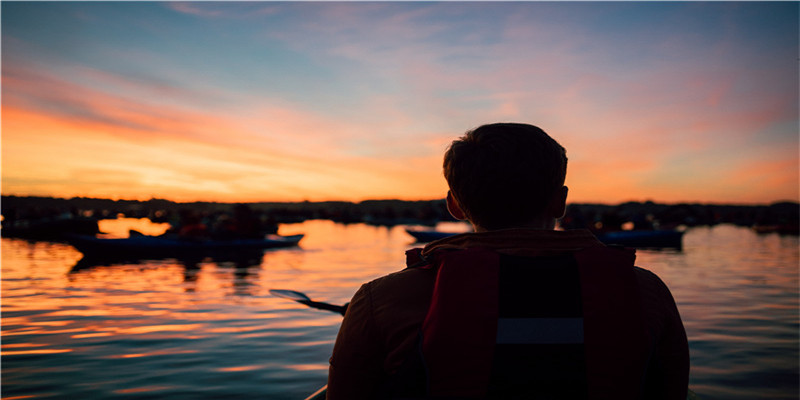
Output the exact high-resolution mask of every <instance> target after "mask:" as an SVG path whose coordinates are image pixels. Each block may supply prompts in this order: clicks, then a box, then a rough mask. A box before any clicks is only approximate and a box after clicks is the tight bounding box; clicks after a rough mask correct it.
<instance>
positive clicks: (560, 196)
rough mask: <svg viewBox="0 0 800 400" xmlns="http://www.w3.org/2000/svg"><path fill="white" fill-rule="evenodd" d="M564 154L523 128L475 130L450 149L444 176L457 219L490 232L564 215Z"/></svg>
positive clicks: (536, 132)
mask: <svg viewBox="0 0 800 400" xmlns="http://www.w3.org/2000/svg"><path fill="white" fill-rule="evenodd" d="M566 173H567V155H566V150H564V148H563V147H562V146H561V145H560V144H558V142H556V141H555V140H553V138H551V137H550V136H548V135H547V134H546V133H545V132H544V131H543V130H541V129H539V128H538V127H535V126H533V125H528V124H517V123H497V124H489V125H483V126H481V127H478V128H477V129H473V130H471V131H468V132H467V133H466V134H464V136H462V137H460V138H458V139H456V140H454V141H453V143H451V144H450V147H449V148H448V149H447V152H445V155H444V176H445V179H447V184H448V186H449V187H450V192H449V193H448V208H450V211H451V213H453V215H454V216H455V217H456V218H460V219H468V220H469V221H470V222H472V224H473V225H475V226H476V227H477V228H480V229H486V230H494V229H503V228H511V227H522V226H531V225H542V221H544V222H545V223H544V227H546V228H548V229H552V225H553V224H554V223H555V220H556V219H558V218H561V217H562V216H563V215H564V211H565V210H564V209H565V204H566V195H567V188H566V187H565V186H564V179H565V177H566Z"/></svg>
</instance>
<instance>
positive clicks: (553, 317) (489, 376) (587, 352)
mask: <svg viewBox="0 0 800 400" xmlns="http://www.w3.org/2000/svg"><path fill="white" fill-rule="evenodd" d="M421 254H422V253H421V252H420V251H419V249H415V250H411V251H410V252H409V253H407V262H408V264H409V267H412V268H435V269H436V282H435V284H434V290H433V294H432V300H431V304H430V308H429V309H428V313H427V315H426V317H425V320H424V322H423V324H422V328H421V330H420V337H419V342H418V346H417V348H416V349H414V350H413V351H412V353H411V354H409V357H408V359H407V361H406V363H405V364H404V365H403V367H401V368H400V370H399V371H398V372H397V373H396V374H395V375H394V376H393V377H392V378H391V379H390V384H389V386H388V387H389V389H388V391H389V397H394V398H448V399H449V398H458V399H462V398H464V399H471V398H495V399H516V398H519V399H612V398H613V399H639V398H641V396H642V393H643V389H644V383H645V376H646V368H647V364H648V357H649V354H650V349H651V348H652V345H651V339H650V338H649V336H648V334H647V332H646V330H645V327H644V323H643V317H642V309H641V300H640V295H639V292H638V289H637V284H636V276H635V272H634V269H633V262H634V259H635V253H634V252H633V250H629V249H615V248H609V247H605V246H596V247H590V248H587V249H584V250H581V251H578V252H576V253H568V254H566V255H562V256H556V257H522V256H515V255H507V254H500V253H498V252H495V251H493V250H489V249H484V248H467V249H459V250H442V251H437V252H435V253H433V254H430V255H428V257H427V258H426V259H423V258H422V255H421Z"/></svg>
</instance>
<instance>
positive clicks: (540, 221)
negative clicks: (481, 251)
mask: <svg viewBox="0 0 800 400" xmlns="http://www.w3.org/2000/svg"><path fill="white" fill-rule="evenodd" d="M513 228H524V229H538V230H543V231H552V230H554V229H556V219H555V218H536V219H534V220H531V221H528V222H521V223H519V224H513V225H508V226H502V227H497V228H492V229H487V228H484V227H482V226H480V225H477V224H475V223H473V224H472V229H474V230H475V232H488V231H499V230H501V229H513Z"/></svg>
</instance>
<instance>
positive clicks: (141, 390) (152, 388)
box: [114, 386, 172, 394]
mask: <svg viewBox="0 0 800 400" xmlns="http://www.w3.org/2000/svg"><path fill="white" fill-rule="evenodd" d="M171 388H172V386H142V387H138V388H131V389H118V390H115V391H114V393H118V394H129V393H144V392H155V391H159V390H167V389H171Z"/></svg>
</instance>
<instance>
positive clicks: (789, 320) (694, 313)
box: [2, 220, 800, 400]
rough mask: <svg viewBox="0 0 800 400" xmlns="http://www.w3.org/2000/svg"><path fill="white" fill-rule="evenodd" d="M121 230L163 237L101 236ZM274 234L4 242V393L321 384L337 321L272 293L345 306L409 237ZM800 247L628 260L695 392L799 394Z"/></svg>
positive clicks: (119, 225) (334, 230)
mask: <svg viewBox="0 0 800 400" xmlns="http://www.w3.org/2000/svg"><path fill="white" fill-rule="evenodd" d="M128 227H133V228H135V229H138V230H141V231H145V232H147V233H159V232H160V231H163V230H164V229H166V227H165V226H163V225H156V224H151V223H149V221H146V220H141V221H140V220H115V221H104V222H103V225H102V226H101V229H102V230H104V231H107V232H111V233H112V235H121V236H124V235H125V232H127V229H128ZM450 228H453V229H458V227H452V226H451V227H450ZM280 233H281V234H294V233H305V234H306V237H305V239H303V241H302V242H301V246H300V247H299V248H294V249H283V250H274V251H268V252H266V253H265V254H264V256H263V258H261V259H255V260H251V261H249V262H243V261H238V262H229V261H212V260H207V261H205V262H201V263H198V264H189V265H185V264H181V263H179V262H177V261H175V260H162V261H148V262H144V263H139V264H120V265H110V266H96V267H93V268H86V269H80V270H77V271H72V267H73V266H74V265H75V264H76V262H77V261H78V260H79V259H80V258H81V254H80V253H79V252H78V251H76V250H75V249H74V248H72V247H71V246H69V245H66V244H57V243H44V242H40V243H29V242H26V241H21V240H13V239H5V238H4V239H2V397H3V399H23V398H25V399H34V398H93V399H116V398H120V399H141V398H164V397H169V398H171V399H179V398H187V399H188V398H217V397H219V398H224V397H226V398H257V397H258V398H265V399H302V398H303V397H304V396H305V395H307V394H309V393H311V392H313V391H314V390H315V389H317V388H318V387H319V386H321V385H323V384H324V383H325V380H326V375H327V360H328V357H329V356H330V352H331V349H332V347H333V341H334V339H335V337H336V332H337V330H338V326H339V323H340V321H341V317H340V316H338V315H335V314H333V313H330V312H325V311H319V310H313V309H309V308H306V307H304V306H302V305H300V304H297V303H294V302H291V301H287V300H284V299H280V298H275V297H271V296H270V295H269V293H268V291H269V289H271V288H287V289H295V290H301V291H304V292H306V293H308V294H309V295H310V296H311V297H312V298H314V299H317V300H321V301H329V302H333V303H344V302H346V301H348V300H349V298H350V296H352V294H353V293H354V292H355V290H356V289H358V286H359V285H360V283H361V282H363V281H366V280H369V279H372V278H374V277H377V276H380V275H383V274H386V273H388V272H391V271H395V270H397V269H399V268H401V267H402V262H403V259H404V257H403V251H404V250H406V249H407V248H409V247H411V246H412V244H411V241H412V240H411V238H410V237H409V236H408V235H407V234H406V233H405V232H404V231H403V228H402V227H395V228H383V227H372V226H367V225H360V224H356V225H346V226H345V225H340V224H334V223H332V222H330V221H306V222H304V223H301V224H292V225H282V226H281V230H280ZM798 249H799V247H798V238H797V237H796V236H794V237H793V236H778V235H756V234H755V233H752V232H751V231H750V230H748V229H746V228H739V227H734V226H728V225H722V226H716V227H711V228H694V229H691V230H689V231H688V232H687V233H686V236H685V238H684V250H683V251H682V252H676V251H642V250H640V251H639V252H638V264H639V265H641V266H644V267H646V268H649V269H650V270H652V271H654V272H655V273H657V274H658V275H659V276H661V278H662V279H663V280H664V281H665V282H666V283H667V284H668V285H669V286H670V288H671V289H672V291H673V294H674V295H675V297H676V299H677V302H678V307H679V308H680V311H681V314H682V316H683V319H684V323H685V325H686V329H687V332H688V335H689V343H690V348H691V356H692V372H691V383H690V387H691V388H692V389H694V390H695V391H696V392H698V393H699V394H700V395H701V396H702V398H704V399H743V400H744V399H747V400H751V399H796V398H798V265H800V260H799V259H798Z"/></svg>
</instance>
